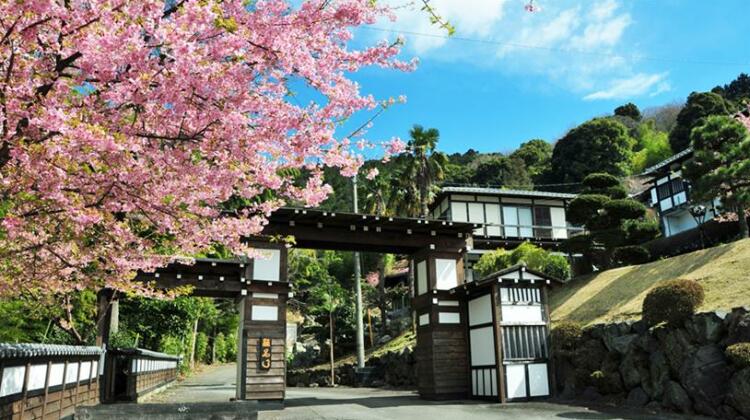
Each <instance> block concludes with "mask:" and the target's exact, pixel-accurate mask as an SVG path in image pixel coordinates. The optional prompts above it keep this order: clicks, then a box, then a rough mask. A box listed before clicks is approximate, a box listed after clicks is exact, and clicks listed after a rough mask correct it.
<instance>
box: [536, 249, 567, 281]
mask: <svg viewBox="0 0 750 420" xmlns="http://www.w3.org/2000/svg"><path fill="white" fill-rule="evenodd" d="M542 271H544V274H547V275H550V276H552V277H556V278H558V279H560V280H566V279H568V278H569V277H570V261H568V259H567V258H566V257H564V256H562V255H548V256H547V261H546V262H545V266H544V270H542Z"/></svg>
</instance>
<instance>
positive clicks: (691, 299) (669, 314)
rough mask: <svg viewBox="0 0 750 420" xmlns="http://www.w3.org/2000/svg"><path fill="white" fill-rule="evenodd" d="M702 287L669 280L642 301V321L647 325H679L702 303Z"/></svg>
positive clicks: (682, 281)
mask: <svg viewBox="0 0 750 420" xmlns="http://www.w3.org/2000/svg"><path fill="white" fill-rule="evenodd" d="M704 297H705V294H704V292H703V286H701V285H700V283H698V282H697V281H695V280H686V279H678V280H670V281H667V282H664V283H663V284H661V285H659V286H656V287H655V288H653V289H652V290H651V291H650V292H648V294H647V295H646V298H645V299H644V300H643V320H644V321H645V322H646V323H647V324H648V325H651V326H653V325H656V324H659V323H662V322H666V323H667V324H671V325H679V324H681V323H682V322H684V321H685V320H686V319H688V318H689V317H690V316H692V315H693V314H694V313H695V310H696V309H697V308H698V307H699V306H700V305H701V304H702V303H703V299H704Z"/></svg>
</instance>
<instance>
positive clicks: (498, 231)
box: [474, 223, 584, 240]
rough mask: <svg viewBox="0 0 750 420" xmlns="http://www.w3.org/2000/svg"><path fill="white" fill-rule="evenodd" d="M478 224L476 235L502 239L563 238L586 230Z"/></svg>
mask: <svg viewBox="0 0 750 420" xmlns="http://www.w3.org/2000/svg"><path fill="white" fill-rule="evenodd" d="M476 226H477V228H476V229H474V236H475V237H485V238H501V239H537V240H563V239H567V238H570V237H572V236H575V235H578V234H581V233H583V232H584V229H583V228H581V227H574V226H559V225H511V224H494V223H484V224H480V223H477V224H476Z"/></svg>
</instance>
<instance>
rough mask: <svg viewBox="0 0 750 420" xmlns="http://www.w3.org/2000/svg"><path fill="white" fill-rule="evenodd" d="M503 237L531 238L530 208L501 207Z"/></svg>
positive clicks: (531, 221) (531, 219) (531, 220)
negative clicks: (503, 228) (503, 227)
mask: <svg viewBox="0 0 750 420" xmlns="http://www.w3.org/2000/svg"><path fill="white" fill-rule="evenodd" d="M503 221H504V223H503V224H504V225H505V235H506V236H510V237H521V238H531V237H532V236H533V231H532V227H531V226H532V225H533V224H534V222H533V218H532V215H531V208H529V207H516V206H503Z"/></svg>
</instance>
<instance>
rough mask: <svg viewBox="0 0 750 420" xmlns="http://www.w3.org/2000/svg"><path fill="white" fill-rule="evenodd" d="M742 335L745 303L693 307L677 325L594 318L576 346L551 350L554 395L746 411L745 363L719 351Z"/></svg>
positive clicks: (749, 402)
mask: <svg viewBox="0 0 750 420" xmlns="http://www.w3.org/2000/svg"><path fill="white" fill-rule="evenodd" d="M748 341H750V309H748V308H736V309H734V310H732V311H731V312H730V313H723V312H708V313H700V314H696V315H694V316H693V317H692V318H691V319H689V320H688V321H686V322H685V323H684V325H681V326H679V327H667V326H657V327H654V328H647V326H646V325H645V324H644V323H643V322H642V321H638V322H623V323H613V324H606V325H605V324H600V325H594V326H592V327H589V328H587V329H585V330H584V332H583V337H582V338H581V340H580V341H579V343H578V344H577V346H576V349H575V350H573V351H567V352H558V353H557V354H556V356H555V358H556V369H557V375H556V376H557V379H558V384H557V386H558V392H559V394H558V395H560V396H561V397H562V398H565V399H578V398H583V399H588V400H600V401H610V402H615V403H624V404H628V405H631V406H636V407H646V408H652V409H668V410H673V411H677V412H682V413H699V414H704V415H709V416H714V417H721V418H728V419H746V418H750V368H746V369H743V370H740V369H738V368H736V367H735V366H733V365H731V364H730V363H729V362H728V361H727V359H726V356H725V349H726V347H727V346H728V345H731V344H734V343H738V342H748ZM553 346H554V343H553Z"/></svg>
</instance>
